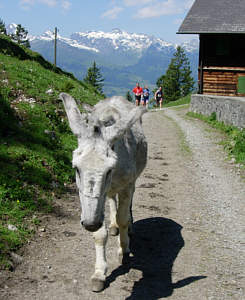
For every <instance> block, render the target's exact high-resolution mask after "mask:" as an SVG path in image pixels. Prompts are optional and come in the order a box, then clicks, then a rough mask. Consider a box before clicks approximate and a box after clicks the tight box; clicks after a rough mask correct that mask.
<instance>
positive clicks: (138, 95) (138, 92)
mask: <svg viewBox="0 0 245 300" xmlns="http://www.w3.org/2000/svg"><path fill="white" fill-rule="evenodd" d="M133 93H134V94H135V105H136V106H139V105H140V100H141V96H142V94H143V89H142V87H140V84H139V83H138V82H137V83H136V86H135V88H133Z"/></svg>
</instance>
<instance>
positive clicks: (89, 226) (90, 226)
mask: <svg viewBox="0 0 245 300" xmlns="http://www.w3.org/2000/svg"><path fill="white" fill-rule="evenodd" d="M81 224H82V226H83V227H84V228H85V229H86V230H88V231H90V232H95V231H97V230H98V229H100V227H101V226H102V224H103V223H95V224H89V223H87V222H86V221H82V222H81Z"/></svg>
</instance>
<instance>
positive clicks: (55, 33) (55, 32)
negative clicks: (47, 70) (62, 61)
mask: <svg viewBox="0 0 245 300" xmlns="http://www.w3.org/2000/svg"><path fill="white" fill-rule="evenodd" d="M56 53H57V27H55V29H54V65H55V67H56Z"/></svg>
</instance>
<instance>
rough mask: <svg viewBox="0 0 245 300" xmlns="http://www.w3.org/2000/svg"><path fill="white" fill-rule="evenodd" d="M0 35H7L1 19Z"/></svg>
mask: <svg viewBox="0 0 245 300" xmlns="http://www.w3.org/2000/svg"><path fill="white" fill-rule="evenodd" d="M0 34H5V35H7V30H6V27H5V23H4V22H3V20H2V19H0Z"/></svg>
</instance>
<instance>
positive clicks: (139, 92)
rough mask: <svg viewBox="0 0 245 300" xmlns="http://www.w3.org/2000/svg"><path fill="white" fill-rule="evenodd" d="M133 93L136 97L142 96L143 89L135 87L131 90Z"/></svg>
mask: <svg viewBox="0 0 245 300" xmlns="http://www.w3.org/2000/svg"><path fill="white" fill-rule="evenodd" d="M133 93H134V94H135V95H136V96H139V95H142V94H143V89H142V88H141V87H140V86H136V87H135V88H134V89H133Z"/></svg>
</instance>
